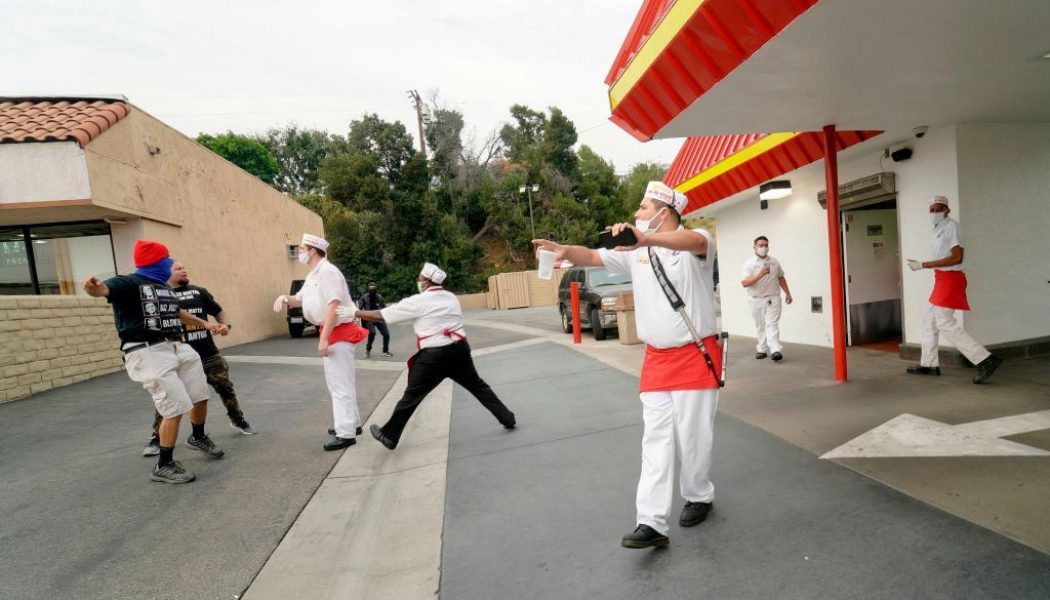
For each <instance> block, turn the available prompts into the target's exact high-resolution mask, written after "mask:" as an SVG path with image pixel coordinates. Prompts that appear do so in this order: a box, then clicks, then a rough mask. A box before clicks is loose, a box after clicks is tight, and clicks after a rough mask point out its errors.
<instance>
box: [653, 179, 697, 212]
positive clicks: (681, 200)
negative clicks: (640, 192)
mask: <svg viewBox="0 0 1050 600" xmlns="http://www.w3.org/2000/svg"><path fill="white" fill-rule="evenodd" d="M646 198H649V199H651V200H659V201H660V202H663V203H664V204H669V205H671V208H673V209H674V210H675V212H676V213H678V214H679V215H681V214H682V211H684V210H685V205H686V204H688V203H689V199H688V198H686V197H685V194H683V193H682V192H679V191H678V190H675V189H672V188H671V187H670V186H669V185H667V184H666V183H664V182H662V181H650V182H649V185H648V186H646V188H645V195H644V196H642V199H643V200H644V199H646Z"/></svg>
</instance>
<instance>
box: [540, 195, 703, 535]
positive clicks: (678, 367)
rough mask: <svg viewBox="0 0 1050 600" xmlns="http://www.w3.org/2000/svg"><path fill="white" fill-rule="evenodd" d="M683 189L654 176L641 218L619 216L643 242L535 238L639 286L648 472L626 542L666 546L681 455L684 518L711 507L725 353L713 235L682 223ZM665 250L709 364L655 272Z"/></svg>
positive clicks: (618, 228)
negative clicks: (611, 245)
mask: <svg viewBox="0 0 1050 600" xmlns="http://www.w3.org/2000/svg"><path fill="white" fill-rule="evenodd" d="M686 202H687V200H686V197H685V195H684V194H682V193H680V192H677V191H675V190H672V189H671V188H670V187H668V186H667V185H665V184H663V183H661V182H658V181H653V182H650V183H649V186H648V187H647V188H646V190H645V195H644V197H643V198H642V201H641V203H640V205H639V207H638V210H637V211H636V212H635V213H634V216H635V219H636V221H635V224H634V225H629V224H627V223H617V224H616V225H613V226H612V228H611V231H612V234H613V235H619V234H621V233H622V232H623V231H625V230H630V231H631V232H632V233H633V234H634V237H635V238H636V240H637V242H636V243H635V244H633V245H631V246H621V247H618V248H616V249H614V250H605V249H602V250H592V249H590V248H585V247H583V246H563V245H561V244H558V243H556V242H553V241H549V240H533V241H532V243H533V244H535V245H537V246H539V247H540V248H544V249H547V250H551V251H553V252H554V253H555V254H556V256H555V260H561V259H567V260H570V261H572V263H573V264H576V265H584V266H604V267H605V268H606V269H608V270H609V271H610V272H612V273H622V274H630V275H631V280H632V282H633V284H632V285H633V288H634V304H635V319H636V322H637V327H638V337H639V338H641V339H642V340H643V341H645V343H646V344H647V347H646V351H645V359H644V362H643V363H642V376H641V381H640V386H639V391H640V398H641V401H642V417H643V421H644V430H643V433H642V473H641V477H640V478H639V481H638V493H637V497H636V507H637V518H636V520H635V523H636V524H637V527H636V528H635V530H634V531H633V532H632V533H629V534H627V535H625V536H624V538H623V540H622V545H623V546H624V547H625V548H650V547H656V546H667V545H668V544H669V543H670V540H669V538H668V537H667V533H668V531H669V528H668V523H667V522H668V519H669V518H670V514H671V504H672V501H673V499H674V465H675V455H676V452H677V454H678V455H679V456H680V457H681V470H680V473H679V489H680V492H681V495H682V497H683V498H684V499H685V507H684V508H683V509H682V514H681V516H680V517H679V520H678V524H679V525H681V526H682V527H692V526H694V525H698V524H699V523H700V522H702V521H703V520H704V519H706V518H707V515H708V513H709V512H710V511H711V508H712V505H713V501H714V496H715V487H714V484H712V483H711V480H710V477H709V474H710V470H711V446H712V441H713V439H714V438H713V434H714V422H715V413H716V411H717V407H718V387H719V386H718V378H719V374H720V370H721V361H722V354H721V348H720V346H719V344H718V338H717V335H716V331H715V307H714V291H713V290H714V259H715V245H714V240H713V239H712V237H711V234H710V233H708V232H707V231H705V230H703V229H694V230H688V229H685V228H683V227H682V225H681V214H682V211H683V210H684V209H685V206H686ZM650 250H652V251H653V253H654V254H655V255H656V256H657V257H658V258H659V260H660V262H661V264H662V265H663V267H664V270H665V271H666V273H667V276H668V279H669V280H670V282H671V283H672V284H673V285H674V287H675V289H676V290H677V291H678V294H679V295H680V296H681V297H682V299H683V300H684V301H685V310H686V311H687V314H688V315H689V319H690V321H692V323H693V325H694V327H695V328H696V329H697V331H698V334H699V335H700V336H701V337H702V338H703V339H702V341H703V345H704V348H705V350H706V353H707V356H708V357H710V359H711V362H710V364H709V363H708V362H707V360H706V359H705V357H704V355H703V354H702V353H701V350H700V348H699V347H698V346H697V344H696V343H695V342H694V340H693V337H692V334H691V333H690V331H689V328H688V327H687V326H686V324H685V321H684V320H683V319H682V316H681V315H680V314H679V313H677V312H675V310H674V309H673V308H672V307H671V303H670V301H669V300H668V298H667V296H666V295H665V294H664V293H663V291H662V289H661V287H660V284H659V283H658V281H657V278H656V275H655V273H654V271H653V266H652V264H651V261H650V258H649V251H650Z"/></svg>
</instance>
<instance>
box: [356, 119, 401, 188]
mask: <svg viewBox="0 0 1050 600" xmlns="http://www.w3.org/2000/svg"><path fill="white" fill-rule="evenodd" d="M347 143H348V145H349V150H350V152H365V153H368V154H371V155H372V156H375V158H376V162H377V168H378V172H379V174H380V175H382V176H383V177H385V178H386V179H387V180H388V181H389V182H390V184H391V185H393V186H395V187H396V186H397V185H399V184H400V183H401V170H402V169H403V168H404V166H405V165H406V164H407V163H408V161H409V160H411V159H412V156H413V155H414V154H415V153H416V149H415V146H414V145H413V143H412V136H411V135H409V134H408V130H406V129H405V126H404V125H403V124H402V123H401V122H400V121H395V122H393V123H388V122H387V121H384V120H383V119H381V118H379V115H377V114H366V115H365V116H364V117H362V118H361V119H360V120H357V121H352V122H351V123H350V134H349V135H348V136H347Z"/></svg>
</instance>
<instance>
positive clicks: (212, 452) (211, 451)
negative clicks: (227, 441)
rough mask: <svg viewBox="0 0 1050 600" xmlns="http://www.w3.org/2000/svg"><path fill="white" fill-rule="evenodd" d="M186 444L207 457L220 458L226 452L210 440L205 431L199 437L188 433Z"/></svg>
mask: <svg viewBox="0 0 1050 600" xmlns="http://www.w3.org/2000/svg"><path fill="white" fill-rule="evenodd" d="M186 445H187V446H189V447H190V448H193V449H194V450H200V451H201V452H203V453H204V454H205V455H206V456H207V457H208V458H222V457H223V456H225V455H226V452H224V451H222V450H219V448H218V447H217V446H216V445H215V442H213V441H211V438H210V437H208V434H206V433H205V434H204V435H203V436H202V437H201V438H199V439H198V438H196V437H194V436H193V435H190V437H188V438H186Z"/></svg>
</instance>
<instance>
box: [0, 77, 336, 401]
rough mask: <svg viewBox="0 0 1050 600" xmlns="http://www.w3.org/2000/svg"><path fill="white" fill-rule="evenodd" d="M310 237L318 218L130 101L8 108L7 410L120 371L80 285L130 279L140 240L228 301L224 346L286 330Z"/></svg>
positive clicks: (0, 357)
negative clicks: (278, 302) (286, 310)
mask: <svg viewBox="0 0 1050 600" xmlns="http://www.w3.org/2000/svg"><path fill="white" fill-rule="evenodd" d="M304 231H308V232H313V233H317V234H323V233H324V232H323V229H322V222H321V218H320V217H319V216H317V215H316V214H314V213H313V212H311V211H309V210H308V209H306V208H304V207H302V206H301V205H299V204H298V203H297V202H295V201H294V200H292V199H290V198H288V197H286V196H284V195H283V194H281V193H280V192H278V191H277V190H275V189H273V188H272V187H270V186H269V185H267V184H265V183H263V182H262V181H260V180H259V179H257V178H255V177H254V176H252V175H249V174H248V173H247V172H245V171H244V170H242V169H241V168H239V167H237V166H236V165H234V164H232V163H230V162H228V161H226V160H225V159H223V158H221V157H219V156H218V155H216V154H214V153H213V152H211V151H210V150H208V149H207V148H204V147H203V146H201V145H199V144H198V143H196V142H195V141H194V140H192V139H190V138H188V137H186V136H185V135H183V134H181V133H179V132H178V131H176V130H174V129H172V128H171V127H169V126H167V125H165V124H164V123H162V122H160V121H159V120H157V119H156V118H154V117H152V116H150V115H149V114H147V113H145V112H143V111H142V110H140V109H138V108H137V107H135V106H134V105H132V104H130V103H129V102H127V100H126V99H125V98H123V97H107V98H98V97H95V98H0V375H2V376H0V402H3V401H6V400H13V399H16V398H20V397H24V396H27V395H29V394H30V393H36V392H38V391H42V390H45V389H49V388H50V387H56V386H58V385H64V384H68V383H72V382H73V381H77V380H81V379H85V378H87V377H90V376H93V375H96V374H99V373H102V372H109V371H113V370H116V369H119V368H120V366H121V360H120V353H119V352H118V351H116V348H117V340H116V334H115V330H114V328H113V325H112V317H111V313H110V312H109V311H108V307H107V306H106V305H105V303H104V302H102V303H101V304H99V302H100V301H98V300H94V299H90V298H87V297H86V296H85V295H84V293H83V291H82V290H81V289H80V281H81V280H82V279H83V278H84V277H86V276H88V275H92V274H93V275H97V276H99V277H101V278H104V277H111V276H113V275H114V274H116V273H121V274H124V273H130V272H132V271H133V270H134V264H133V263H132V259H131V249H132V246H133V244H134V243H135V240H138V239H140V238H149V239H154V240H158V241H160V242H163V243H164V244H166V245H167V246H168V247H169V248H170V250H171V253H172V256H173V257H175V258H176V259H178V260H180V261H181V262H183V263H184V264H185V265H186V267H187V269H188V270H189V273H190V279H191V281H192V282H193V283H196V284H198V285H202V286H204V287H207V288H208V289H209V290H211V291H212V293H213V294H214V295H215V297H216V299H217V300H218V301H219V302H220V303H221V304H222V305H223V308H224V309H225V310H226V311H227V313H228V314H229V315H230V318H231V321H232V322H233V323H234V327H233V331H232V332H231V334H230V335H229V336H228V337H225V338H222V339H220V340H219V343H220V346H228V345H231V344H239V343H244V342H249V341H253V340H258V339H262V338H265V337H269V336H273V335H278V334H281V333H282V332H287V326H286V324H285V321H284V319H283V318H282V317H279V316H276V315H274V314H273V312H272V311H271V310H270V305H271V301H272V300H273V298H274V296H276V295H277V294H279V293H282V292H287V291H288V287H289V284H290V283H291V281H292V280H293V279H295V278H302V277H303V275H304V274H305V272H304V269H303V268H302V267H301V266H300V265H298V263H297V262H296V261H295V259H294V258H295V254H294V252H290V251H289V247H290V246H294V245H296V244H298V242H299V239H300V236H301V234H302V233H303V232H304ZM99 306H101V307H102V308H103V309H105V310H99ZM99 336H102V337H99ZM106 336H108V337H106Z"/></svg>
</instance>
